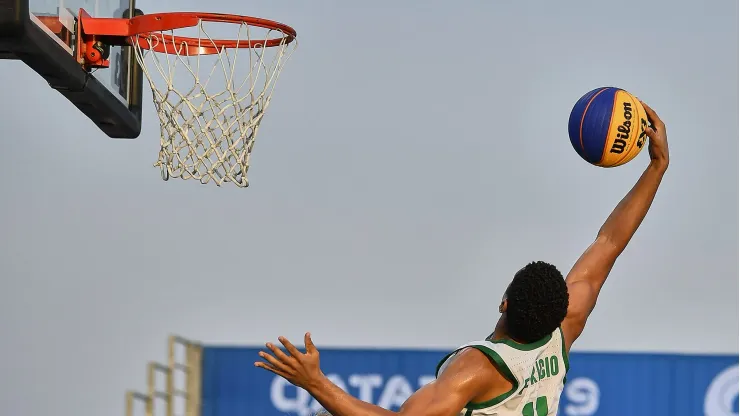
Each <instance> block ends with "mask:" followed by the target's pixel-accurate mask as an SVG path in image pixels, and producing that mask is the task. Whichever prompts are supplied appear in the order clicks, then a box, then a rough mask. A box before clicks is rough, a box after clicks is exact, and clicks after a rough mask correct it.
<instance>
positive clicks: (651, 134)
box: [645, 127, 658, 139]
mask: <svg viewBox="0 0 740 416" xmlns="http://www.w3.org/2000/svg"><path fill="white" fill-rule="evenodd" d="M645 134H646V135H647V136H648V137H649V138H651V139H654V138H655V136H656V135H657V134H658V132H656V131H655V130H654V129H653V128H652V127H648V128H646V129H645Z"/></svg>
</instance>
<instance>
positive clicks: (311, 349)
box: [303, 332, 317, 354]
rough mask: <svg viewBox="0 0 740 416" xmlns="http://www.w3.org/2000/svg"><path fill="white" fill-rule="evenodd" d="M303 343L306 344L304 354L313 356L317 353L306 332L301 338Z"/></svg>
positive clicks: (309, 335)
mask: <svg viewBox="0 0 740 416" xmlns="http://www.w3.org/2000/svg"><path fill="white" fill-rule="evenodd" d="M303 343H304V344H306V353H310V354H313V353H315V352H317V350H316V346H315V345H313V340H311V333H310V332H306V335H304V336H303Z"/></svg>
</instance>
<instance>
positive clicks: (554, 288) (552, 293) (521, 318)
mask: <svg viewBox="0 0 740 416" xmlns="http://www.w3.org/2000/svg"><path fill="white" fill-rule="evenodd" d="M500 311H501V312H502V313H505V316H506V318H505V322H506V331H507V333H508V335H509V336H510V337H512V338H513V339H515V340H517V341H520V342H527V343H529V342H535V341H538V340H540V339H542V338H544V337H545V336H546V335H548V334H550V333H552V331H554V330H555V328H557V327H558V326H560V323H561V322H563V319H565V314H566V312H567V311H568V288H567V287H566V285H565V280H564V279H563V275H562V274H561V273H560V271H558V269H557V268H556V267H555V266H553V265H552V264H549V263H545V262H544V261H535V262H532V263H529V264H528V265H526V266H524V267H523V268H522V269H521V270H519V271H518V272H516V274H515V275H514V279H513V280H512V281H511V283H510V284H509V287H508V288H507V289H506V293H505V294H504V300H503V301H502V302H501V308H500Z"/></svg>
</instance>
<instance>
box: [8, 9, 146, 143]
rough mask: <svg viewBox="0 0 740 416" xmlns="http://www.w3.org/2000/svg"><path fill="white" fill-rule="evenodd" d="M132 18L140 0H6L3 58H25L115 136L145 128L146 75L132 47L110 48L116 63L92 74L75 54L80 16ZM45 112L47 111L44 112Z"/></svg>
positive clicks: (133, 134)
mask: <svg viewBox="0 0 740 416" xmlns="http://www.w3.org/2000/svg"><path fill="white" fill-rule="evenodd" d="M80 9H84V10H85V11H86V12H87V13H88V14H90V15H91V16H92V17H117V18H122V17H130V16H129V15H128V13H129V10H136V5H135V0H0V59H19V60H21V61H23V62H25V63H26V64H27V65H28V66H29V67H31V68H32V69H33V70H34V71H36V72H37V73H39V75H41V76H42V77H43V78H45V79H46V81H48V83H49V85H50V86H51V87H52V88H54V89H56V90H58V91H59V92H60V93H61V94H63V95H64V96H65V97H67V98H68V99H69V100H70V101H71V102H72V103H73V104H75V105H76V106H77V108H78V109H79V110H80V111H82V112H83V113H84V114H85V115H87V116H88V117H89V118H90V119H91V120H92V121H93V122H95V123H96V124H97V125H98V127H99V128H100V129H101V130H103V131H104V132H105V133H106V134H108V135H109V136H110V137H117V138H135V137H137V136H138V135H139V132H140V130H141V87H142V82H141V81H142V75H141V70H140V69H139V66H138V64H137V63H136V59H135V57H134V54H133V51H132V50H131V49H132V48H131V47H129V46H125V47H121V46H111V47H110V58H109V59H110V67H109V68H104V69H103V68H101V69H96V70H93V71H91V72H88V71H87V70H85V69H83V67H82V66H81V64H80V63H78V62H77V60H76V58H75V56H76V53H75V48H76V44H77V42H76V40H75V36H76V33H77V31H76V26H77V16H78V15H79V12H80ZM40 111H43V110H40Z"/></svg>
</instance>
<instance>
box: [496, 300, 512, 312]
mask: <svg viewBox="0 0 740 416" xmlns="http://www.w3.org/2000/svg"><path fill="white" fill-rule="evenodd" d="M508 306H509V301H508V300H506V298H504V300H502V301H501V304H500V305H498V311H499V313H504V312H506V308H507V307H508Z"/></svg>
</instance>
